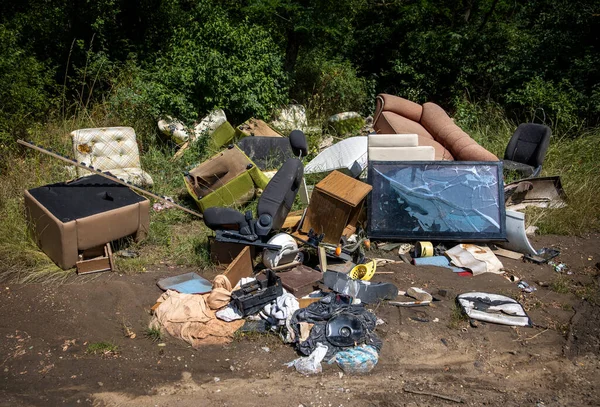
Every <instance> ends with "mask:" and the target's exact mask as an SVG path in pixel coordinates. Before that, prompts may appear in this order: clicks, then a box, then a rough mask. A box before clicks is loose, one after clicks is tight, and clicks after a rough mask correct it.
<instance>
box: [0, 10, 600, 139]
mask: <svg viewBox="0 0 600 407" xmlns="http://www.w3.org/2000/svg"><path fill="white" fill-rule="evenodd" d="M599 13H600V9H599V4H598V1H594V0H576V1H567V0H558V1H553V0H552V1H551V0H535V1H528V2H514V1H507V0H464V1H448V0H389V1H382V0H342V1H333V0H324V1H317V0H244V1H233V0H225V1H222V0H221V1H216V0H212V1H211V0H199V1H192V0H132V1H128V0H95V1H91V0H25V1H22V2H3V3H2V5H0V57H1V58H0V59H1V62H0V75H1V79H2V83H1V84H0V97H1V98H2V101H3V103H2V106H1V109H0V133H1V134H2V137H3V139H5V138H7V137H9V136H8V134H9V133H10V134H15V130H17V129H20V130H24V129H26V128H27V125H30V124H31V123H33V122H36V121H40V120H44V119H47V118H48V117H49V116H51V115H52V114H57V115H62V116H63V117H67V116H69V115H70V114H73V113H74V112H76V111H77V109H81V107H82V106H83V107H85V108H86V109H89V108H90V107H91V106H93V104H94V103H99V102H101V103H104V102H107V101H108V102H110V103H111V105H112V106H113V112H112V113H113V114H115V115H119V116H121V119H122V121H123V120H126V121H132V120H133V121H135V120H140V119H148V120H149V119H152V120H155V119H156V118H157V117H158V116H160V115H165V114H172V115H176V116H179V117H181V118H182V119H184V120H186V121H190V122H191V121H193V120H195V119H197V118H198V117H199V116H200V117H201V116H203V115H204V114H206V113H207V112H208V111H209V110H210V109H212V108H214V107H220V108H224V109H225V110H226V113H228V114H230V115H231V117H232V118H234V119H235V120H234V121H240V122H241V121H243V120H245V119H246V118H248V117H249V116H258V117H263V118H264V117H268V116H269V114H270V113H271V112H272V111H273V109H274V108H277V107H278V106H280V105H281V104H284V103H286V102H288V101H289V100H296V101H298V102H300V103H304V104H307V105H310V107H312V108H313V109H314V112H313V113H315V114H317V115H328V114H331V113H332V112H339V111H342V110H348V109H354V110H360V111H361V112H362V113H365V114H368V113H369V112H370V111H371V110H372V109H373V96H374V95H375V94H376V93H378V92H387V93H393V94H397V95H400V96H404V97H407V98H409V99H412V100H414V101H418V102H424V101H428V100H431V101H435V102H437V103H439V104H441V105H442V106H444V107H445V108H446V109H448V110H453V109H455V108H456V107H457V104H460V103H464V101H467V102H471V103H480V102H486V103H487V102H493V103H494V104H495V105H496V106H500V107H501V108H502V109H504V110H505V111H506V113H507V114H508V115H509V117H512V118H514V119H516V120H517V121H525V120H537V121H545V122H546V123H549V124H551V125H552V126H553V128H554V129H556V130H564V131H571V130H572V129H573V128H580V127H581V126H582V125H584V126H594V125H596V124H597V123H598V118H599V117H600V116H599V114H600V53H599V52H598V44H599V43H600V41H599V40H600V39H599V38H598V36H599V35H600V34H598V33H600V29H599V28H600V24H599V20H600V18H598V15H599Z"/></svg>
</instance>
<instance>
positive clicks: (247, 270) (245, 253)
mask: <svg viewBox="0 0 600 407" xmlns="http://www.w3.org/2000/svg"><path fill="white" fill-rule="evenodd" d="M253 271H254V265H253V264H252V256H251V255H250V247H249V246H245V247H244V249H243V250H242V251H241V252H240V254H238V255H237V257H236V258H235V259H233V261H232V262H231V264H230V265H229V267H227V270H225V272H224V273H223V275H224V276H225V277H227V278H228V279H229V282H230V283H231V287H235V286H236V285H237V283H238V282H239V281H240V280H241V279H242V278H243V277H250V276H251V275H252V273H253Z"/></svg>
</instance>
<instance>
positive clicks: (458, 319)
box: [448, 303, 469, 329]
mask: <svg viewBox="0 0 600 407" xmlns="http://www.w3.org/2000/svg"><path fill="white" fill-rule="evenodd" d="M468 321H469V317H468V316H467V314H465V313H464V312H463V310H462V309H461V308H460V307H459V306H458V305H457V304H456V303H455V304H454V305H453V306H452V309H451V310H450V322H448V328H451V329H459V328H460V327H461V326H462V325H464V323H465V322H468Z"/></svg>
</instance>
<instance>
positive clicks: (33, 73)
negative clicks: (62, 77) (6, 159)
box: [0, 24, 52, 152]
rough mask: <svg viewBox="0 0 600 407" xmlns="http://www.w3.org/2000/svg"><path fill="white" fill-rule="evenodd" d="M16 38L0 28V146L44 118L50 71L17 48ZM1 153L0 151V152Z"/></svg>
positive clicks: (50, 81)
mask: <svg viewBox="0 0 600 407" xmlns="http://www.w3.org/2000/svg"><path fill="white" fill-rule="evenodd" d="M18 36H19V34H18V33H16V32H14V31H12V30H9V29H8V28H6V27H5V26H4V25H2V24H0V78H1V80H0V101H1V102H0V145H1V146H3V147H6V144H7V143H9V142H12V141H14V139H15V137H16V136H17V133H19V132H22V131H23V129H24V128H25V127H26V126H27V125H28V124H30V123H31V122H32V121H34V120H36V119H41V118H43V117H44V116H45V114H46V113H47V111H48V108H49V107H50V105H51V103H52V98H51V97H50V93H49V92H48V91H49V89H50V87H51V85H52V70H50V69H49V68H48V66H47V65H46V64H44V63H42V62H40V61H38V60H37V59H36V58H35V57H34V56H32V55H31V54H30V53H28V52H27V50H25V49H23V48H21V47H20V46H19V44H18V39H19V38H18ZM0 152H1V151H0Z"/></svg>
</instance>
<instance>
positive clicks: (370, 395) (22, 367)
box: [0, 235, 600, 407]
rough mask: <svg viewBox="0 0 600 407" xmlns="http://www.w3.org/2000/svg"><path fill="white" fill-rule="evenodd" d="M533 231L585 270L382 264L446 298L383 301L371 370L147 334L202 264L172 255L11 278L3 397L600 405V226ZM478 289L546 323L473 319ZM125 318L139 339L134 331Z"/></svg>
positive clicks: (131, 402)
mask: <svg viewBox="0 0 600 407" xmlns="http://www.w3.org/2000/svg"><path fill="white" fill-rule="evenodd" d="M532 242H533V244H534V246H535V247H538V248H539V247H556V248H559V249H560V250H561V256H560V257H559V261H561V262H564V263H565V264H566V265H567V266H568V272H570V273H572V274H566V273H563V274H562V275H559V274H558V273H557V272H555V271H554V269H553V268H552V267H551V266H550V265H535V264H531V263H523V262H520V261H515V260H509V259H505V258H501V261H502V262H503V263H504V265H505V268H506V269H507V274H513V275H516V276H518V277H520V278H521V279H523V280H525V281H527V282H528V283H530V284H534V285H535V286H536V287H537V288H538V289H537V291H535V292H534V293H531V294H525V293H521V291H520V289H519V288H517V285H516V284H515V283H512V282H510V281H508V280H507V279H505V278H504V277H502V276H498V275H482V276H478V277H460V276H457V275H454V274H453V273H452V272H451V271H450V270H446V269H443V268H437V267H414V266H409V265H406V264H395V265H389V266H386V267H385V268H382V269H380V270H381V271H391V272H393V274H381V275H378V277H379V279H380V280H385V281H391V282H394V283H395V284H396V285H397V286H398V287H399V288H400V289H404V290H405V289H407V288H409V287H410V286H420V287H423V288H425V289H427V290H428V291H430V292H432V293H433V294H436V296H437V297H438V298H439V299H441V301H439V302H436V303H435V306H434V307H421V308H411V309H405V308H404V309H400V308H398V307H395V306H391V305H389V304H385V303H384V304H380V305H378V306H375V307H370V308H371V309H373V310H374V311H375V313H376V314H377V316H378V317H379V318H381V319H382V320H383V321H385V323H384V324H383V325H380V326H378V328H377V331H376V332H377V333H378V334H379V336H380V337H381V339H382V340H383V343H384V344H383V348H382V351H381V353H380V360H379V364H378V365H377V366H376V368H375V369H374V370H373V371H372V373H371V374H368V375H365V376H349V375H344V374H342V372H341V371H340V370H339V368H338V367H337V366H335V365H326V364H325V363H324V372H323V373H322V374H318V375H315V376H310V377H304V376H302V375H300V374H298V373H297V372H296V371H295V370H294V369H293V368H287V367H285V366H283V364H284V363H285V362H288V361H291V360H293V359H294V358H295V357H296V354H295V352H294V350H293V349H292V347H291V346H289V345H285V344H282V343H281V342H280V341H279V339H278V338H277V337H275V336H271V335H253V336H251V337H243V338H239V339H236V340H235V341H234V342H233V343H231V344H230V345H227V346H220V347H204V348H201V349H198V350H194V349H192V348H191V347H189V346H187V344H185V343H184V342H182V341H179V340H176V339H174V338H170V337H167V338H163V340H162V341H161V342H162V343H164V344H165V345H166V346H158V343H156V342H152V341H150V340H149V339H148V338H145V337H144V335H143V330H144V328H145V327H146V326H147V323H148V321H149V319H150V315H149V309H150V307H151V306H152V305H153V304H154V302H155V300H156V299H157V298H158V297H159V295H160V294H161V290H160V289H159V288H158V287H157V286H156V284H155V283H156V281H157V280H158V279H159V278H162V277H164V276H168V275H176V274H181V273H182V272H186V271H189V270H182V269H178V268H175V267H168V265H167V266H165V265H162V266H160V267H156V268H154V269H151V270H148V271H147V272H146V273H143V274H137V275H119V274H118V273H104V274H101V275H96V276H93V277H92V276H84V277H74V278H72V279H71V280H70V281H69V282H68V283H67V284H64V285H61V286H47V285H40V284H32V285H24V286H22V285H4V286H2V287H1V292H2V301H1V302H0V310H1V314H2V317H1V319H0V337H1V338H2V341H0V375H1V376H0V377H1V380H0V405H2V406H4V405H6V406H26V405H36V406H37V405H45V406H46V405H96V406H174V405H181V406H197V405H211V406H255V405H270V406H294V407H295V406H327V407H329V406H334V407H337V406H377V407H392V406H445V405H458V403H457V402H458V401H461V402H462V403H463V405H469V406H481V405H486V406H503V407H507V406H598V405H600V360H599V355H600V308H599V307H598V305H595V304H598V303H600V301H598V297H597V292H596V293H595V294H594V291H593V290H592V288H593V287H595V288H596V289H597V287H598V279H599V278H600V277H599V273H600V270H598V267H599V266H598V265H597V264H598V262H600V244H599V243H600V235H591V236H586V237H582V238H571V237H561V236H544V237H538V238H533V239H532ZM388 256H389V257H393V255H388ZM540 282H542V283H544V284H542V285H543V286H540V285H539V284H538V283H540ZM546 283H548V284H546ZM546 285H548V286H546ZM544 286H545V287H544ZM440 289H441V290H445V293H446V295H445V296H444V295H441V294H443V293H444V292H442V293H441V294H437V293H438V290H440ZM468 291H486V292H494V293H499V294H504V295H509V296H512V297H515V298H517V297H518V298H519V299H520V300H521V301H522V303H523V304H524V305H525V307H526V309H527V311H528V313H529V315H530V317H531V319H532V320H533V322H534V323H535V324H536V326H535V327H534V328H512V327H507V326H499V325H494V324H484V323H479V324H478V326H477V327H473V326H471V325H470V324H469V322H468V321H464V320H461V319H460V318H459V317H458V315H459V314H458V313H457V312H456V308H455V302H454V297H455V295H457V294H460V293H463V292H468ZM567 291H568V292H567ZM594 295H595V296H596V297H595V299H593V300H588V299H589V298H590V297H593V296H594ZM582 298H587V299H582ZM421 321H427V322H421ZM124 324H126V325H129V326H131V327H132V329H133V330H134V331H135V332H136V333H137V337H136V338H135V339H130V338H127V337H125V336H124V335H123V325H124ZM100 341H109V342H112V343H114V344H116V345H118V354H116V355H93V354H88V353H87V352H86V349H87V346H88V345H89V344H90V343H95V342H100ZM409 391H411V392H409ZM412 391H418V392H423V393H428V394H415V393H412ZM432 393H435V394H437V395H442V396H447V397H450V398H452V399H454V401H452V400H448V399H445V398H440V397H438V396H436V395H432Z"/></svg>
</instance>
